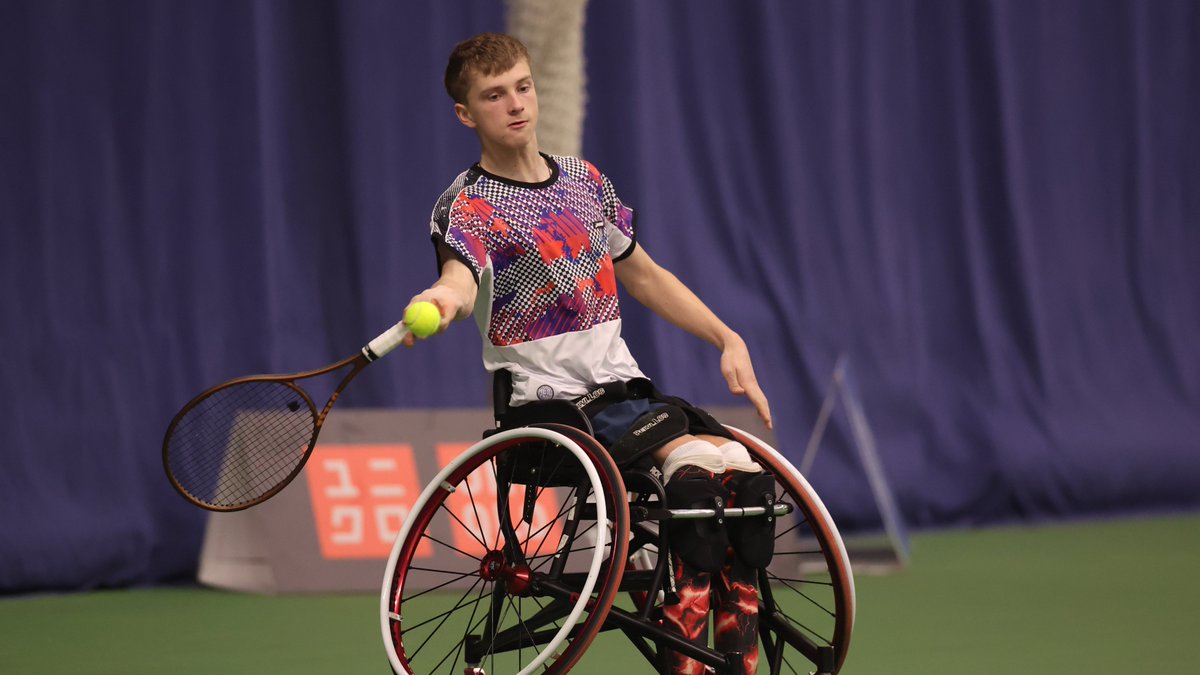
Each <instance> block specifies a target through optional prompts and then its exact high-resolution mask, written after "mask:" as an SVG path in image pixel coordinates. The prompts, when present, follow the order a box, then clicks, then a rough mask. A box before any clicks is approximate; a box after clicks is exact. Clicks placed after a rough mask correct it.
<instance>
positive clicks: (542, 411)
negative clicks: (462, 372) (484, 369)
mask: <svg viewBox="0 0 1200 675" xmlns="http://www.w3.org/2000/svg"><path fill="white" fill-rule="evenodd" d="M511 399H512V373H511V372H509V371H508V370H504V369H501V370H497V371H496V372H495V373H494V374H493V375H492V413H493V415H494V416H495V418H496V431H500V430H504V429H514V428H516V427H525V426H529V425H531V424H549V423H553V424H565V425H567V426H569V427H574V428H576V429H579V430H580V431H584V432H586V433H587V434H588V435H589V436H590V435H591V434H592V423H591V420H589V419H588V418H587V415H584V414H583V413H582V412H581V411H580V410H579V409H578V408H576V407H575V404H574V403H572V402H570V401H567V400H564V399H551V400H549V401H534V402H532V403H526V404H524V405H519V406H510V405H509V404H508V402H509V400H511ZM489 433H494V431H490V432H487V433H485V435H488V434H489Z"/></svg>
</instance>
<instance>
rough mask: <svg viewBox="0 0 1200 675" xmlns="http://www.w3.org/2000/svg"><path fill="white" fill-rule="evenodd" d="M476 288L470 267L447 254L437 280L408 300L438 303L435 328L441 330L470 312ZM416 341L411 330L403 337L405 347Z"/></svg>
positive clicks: (476, 291) (477, 287)
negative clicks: (438, 313)
mask: <svg viewBox="0 0 1200 675" xmlns="http://www.w3.org/2000/svg"><path fill="white" fill-rule="evenodd" d="M478 292H479V286H478V284H476V283H475V275H473V274H471V269H470V268H469V267H467V266H466V265H464V264H463V263H462V262H460V261H458V260H456V259H454V258H447V259H446V260H445V262H443V263H442V275H441V276H440V277H438V280H437V281H435V282H434V283H433V285H432V286H430V287H429V288H427V289H425V290H424V291H421V292H420V293H418V294H417V295H415V296H413V298H412V300H409V301H408V304H409V305H411V304H413V303H414V302H432V303H433V304H435V305H437V307H438V310H439V311H441V313H442V325H441V326H439V327H438V330H437V332H438V333H440V332H442V331H444V330H446V327H447V326H449V325H450V322H451V321H456V320H458V319H465V318H467V317H468V316H471V310H472V309H474V307H475V294H476V293H478ZM405 309H407V307H405ZM415 342H416V338H415V337H414V336H413V335H411V334H410V335H409V336H407V337H406V338H404V345H405V346H406V347H411V346H413V344H415Z"/></svg>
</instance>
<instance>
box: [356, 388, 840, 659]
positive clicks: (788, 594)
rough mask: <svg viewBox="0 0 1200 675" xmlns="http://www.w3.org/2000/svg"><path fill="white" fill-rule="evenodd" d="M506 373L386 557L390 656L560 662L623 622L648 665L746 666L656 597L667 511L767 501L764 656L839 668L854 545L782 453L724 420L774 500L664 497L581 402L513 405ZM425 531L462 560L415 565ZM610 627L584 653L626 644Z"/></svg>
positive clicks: (669, 582) (761, 607)
mask: <svg viewBox="0 0 1200 675" xmlns="http://www.w3.org/2000/svg"><path fill="white" fill-rule="evenodd" d="M507 386H508V385H506V383H505V382H502V381H501V379H500V378H497V384H496V389H495V391H494V401H495V406H496V411H495V412H496V420H497V428H496V429H490V430H488V431H486V432H484V439H483V440H482V441H480V442H479V443H476V444H475V445H473V446H471V447H470V448H469V449H468V450H467V451H466V452H464V453H462V454H461V455H459V456H458V457H456V458H455V459H454V460H453V461H451V462H450V463H449V464H448V465H447V466H445V468H443V469H442V471H441V472H440V473H438V475H437V476H436V477H435V478H434V479H433V481H432V482H430V483H429V485H428V486H427V487H426V488H425V489H424V490H423V491H422V492H421V494H420V496H419V497H418V498H417V500H416V501H415V503H414V504H413V506H412V509H411V511H410V513H409V517H408V518H407V520H406V522H405V523H404V525H403V527H402V528H401V531H400V534H399V535H398V536H397V538H396V542H395V544H394V545H393V547H392V551H391V555H390V556H389V557H388V561H387V568H386V572H385V574H384V579H383V587H382V589H381V594H380V623H381V629H382V632H383V641H384V645H385V648H386V651H387V656H388V660H389V661H390V664H391V667H392V670H393V672H395V673H398V674H407V673H412V674H414V675H427V674H432V673H439V672H445V673H450V674H452V675H453V674H454V673H459V672H461V673H464V674H465V675H501V674H507V673H519V675H526V674H529V673H541V672H547V673H565V672H567V671H569V670H570V669H571V667H572V666H574V665H576V663H578V662H579V660H580V659H581V658H582V657H583V656H584V653H585V651H587V650H588V647H589V645H593V640H594V639H596V638H597V636H598V635H600V634H601V633H606V632H612V631H619V632H620V633H623V634H624V635H625V637H627V638H628V640H629V642H631V643H632V645H633V647H634V649H636V650H637V652H640V653H641V654H642V655H643V656H644V657H645V658H646V659H647V661H649V662H650V664H652V667H653V668H654V669H656V670H657V672H666V667H667V656H668V653H669V651H670V650H674V651H678V652H680V653H682V654H685V655H687V656H689V657H691V658H693V659H696V660H697V661H699V662H701V663H703V664H705V665H706V666H707V667H708V668H710V669H711V672H715V673H729V674H733V673H738V674H740V673H742V672H743V659H742V655H740V654H736V653H735V654H722V653H720V652H717V651H714V650H712V649H709V648H703V647H698V646H696V645H694V644H692V643H690V642H688V641H686V640H683V639H682V638H680V637H679V636H678V635H677V634H675V633H673V632H671V631H669V630H668V629H667V628H666V627H664V626H663V625H662V624H663V622H662V607H663V605H664V604H665V603H672V602H675V601H677V597H676V596H675V589H674V575H673V574H672V573H671V569H670V568H671V565H670V562H669V560H670V556H668V555H664V552H666V551H668V550H670V546H671V543H670V541H669V536H668V535H669V532H670V531H671V529H672V528H670V527H667V526H664V524H665V523H667V522H668V521H670V520H673V519H696V518H717V519H730V518H739V517H757V518H762V517H767V516H768V515H770V516H772V517H775V518H776V519H777V520H776V523H775V554H774V557H773V559H772V561H771V563H770V564H769V565H768V566H767V567H766V568H765V569H760V570H759V571H758V617H759V618H758V634H759V643H760V644H759V657H758V668H759V672H768V673H771V675H778V674H780V673H808V672H813V673H820V674H832V673H836V672H838V671H839V670H840V669H841V668H842V664H843V663H844V661H845V659H846V654H847V650H848V648H849V645H850V637H851V633H852V632H853V628H854V611H855V596H854V580H853V577H852V575H851V570H850V564H849V560H848V558H847V555H846V550H845V547H844V545H843V543H842V540H841V537H840V535H839V534H838V531H837V528H836V527H835V526H834V523H833V521H832V519H831V518H830V516H829V513H828V512H827V511H826V509H825V506H824V505H823V504H822V503H821V500H820V498H819V497H818V496H817V494H816V493H815V492H814V491H813V489H812V487H811V486H810V485H809V484H808V482H807V481H806V480H805V479H804V477H803V476H801V475H800V473H799V472H798V471H796V469H795V468H794V467H793V466H792V465H791V463H790V462H788V460H787V459H786V458H784V457H783V455H781V454H780V453H779V452H777V451H776V450H774V449H773V448H771V447H770V446H768V445H767V444H766V443H764V442H762V441H761V440H759V439H757V438H755V437H754V436H752V435H750V434H748V433H746V432H744V431H742V430H740V429H736V428H733V427H728V426H726V429H728V431H729V432H731V433H732V435H733V436H734V437H736V438H737V440H739V441H741V442H742V444H744V445H745V446H746V448H747V449H748V450H749V451H750V454H751V456H752V457H753V458H754V460H755V461H757V462H758V463H759V464H761V465H762V466H763V467H764V469H766V470H767V471H769V472H771V473H772V474H773V475H774V476H775V500H774V505H773V507H772V508H768V507H762V506H759V507H736V506H734V507H728V508H721V504H719V503H717V504H714V508H708V509H670V508H667V507H666V503H667V502H666V495H665V490H664V487H663V485H662V483H661V481H660V480H659V477H658V475H657V474H658V472H657V471H653V470H651V471H647V470H645V469H634V468H630V467H622V468H618V466H617V464H616V463H615V462H614V460H613V458H612V457H611V456H610V454H609V453H608V452H607V451H606V450H605V448H604V447H602V446H601V445H600V444H599V443H598V442H597V441H596V440H595V439H594V438H593V437H592V434H591V425H590V422H589V420H588V418H587V417H586V416H585V415H584V414H583V413H581V412H580V411H579V410H578V409H577V408H576V407H575V406H574V405H572V404H571V403H570V402H568V401H560V400H556V401H545V402H539V403H532V404H527V405H523V406H520V407H519V408H511V409H510V408H508V406H507V401H508V396H507V392H508V389H507ZM767 510H770V511H771V514H767V513H765V512H766V511H767ZM432 546H442V547H446V548H447V549H449V550H451V551H453V552H454V555H455V559H456V561H458V564H456V565H455V566H454V567H453V568H452V569H437V568H432V567H427V566H422V565H421V563H420V561H419V558H420V557H422V553H423V552H428V550H430V549H429V547H432ZM611 640H612V638H609V637H607V636H605V637H601V638H600V639H599V641H597V642H596V643H595V644H594V646H595V647H596V649H593V650H592V654H593V655H592V657H591V660H592V661H598V660H600V658H602V656H599V654H603V653H604V652H605V651H608V650H611V649H615V648H617V645H620V644H621V643H620V642H619V641H617V642H612V641H611ZM624 648H625V649H628V647H624ZM597 652H599V654H597ZM609 667H612V666H611V663H610V664H609Z"/></svg>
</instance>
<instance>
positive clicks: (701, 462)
mask: <svg viewBox="0 0 1200 675" xmlns="http://www.w3.org/2000/svg"><path fill="white" fill-rule="evenodd" d="M688 465H691V466H697V467H700V468H701V469H704V470H705V471H712V472H713V473H718V474H719V473H725V468H726V467H725V455H724V454H722V453H721V450H720V449H718V448H717V446H715V445H713V444H712V443H709V442H708V441H701V440H695V441H688V442H687V443H684V444H683V445H681V446H679V447H678V448H675V449H674V450H672V451H671V454H669V455H667V459H666V461H665V462H663V467H662V471H663V482H664V483H666V482H667V481H669V480H671V474H673V473H675V472H676V471H678V470H679V469H682V468H683V467H685V466H688Z"/></svg>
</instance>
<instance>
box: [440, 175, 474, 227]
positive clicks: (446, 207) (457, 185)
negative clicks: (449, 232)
mask: <svg viewBox="0 0 1200 675" xmlns="http://www.w3.org/2000/svg"><path fill="white" fill-rule="evenodd" d="M479 177H480V173H479V170H478V167H475V166H473V167H471V168H469V169H467V170H466V171H463V172H462V173H460V174H458V176H456V177H455V178H454V180H453V181H451V183H450V185H449V186H447V187H446V189H445V190H443V191H442V194H441V196H439V197H438V199H437V201H436V202H435V203H434V205H433V217H432V220H433V221H434V222H435V223H441V222H446V221H448V219H449V217H450V210H451V209H452V208H454V204H455V202H457V201H458V199H459V197H460V196H461V195H462V194H463V193H464V192H466V191H468V190H470V188H471V186H472V185H475V184H476V183H477V182H478V181H479Z"/></svg>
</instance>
